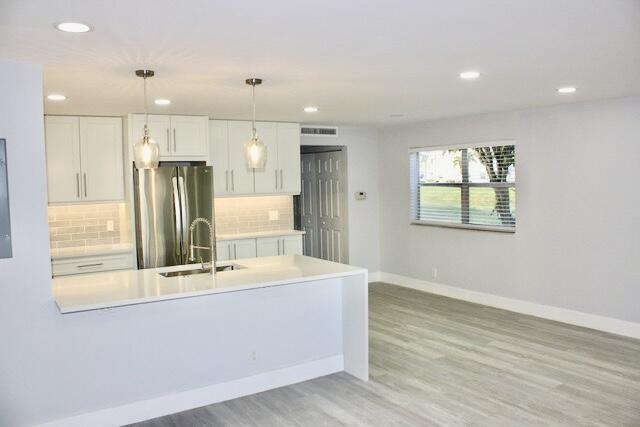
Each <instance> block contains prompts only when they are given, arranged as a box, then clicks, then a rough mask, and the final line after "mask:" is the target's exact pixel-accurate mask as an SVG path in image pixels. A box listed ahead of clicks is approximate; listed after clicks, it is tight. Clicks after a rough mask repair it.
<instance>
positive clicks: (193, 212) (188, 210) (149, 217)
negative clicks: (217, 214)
mask: <svg viewBox="0 0 640 427" xmlns="http://www.w3.org/2000/svg"><path fill="white" fill-rule="evenodd" d="M133 173H134V189H135V190H134V191H135V211H136V244H137V255H138V268H155V267H165V266H171V265H181V264H189V263H196V262H210V261H211V256H212V254H211V251H210V250H208V249H206V248H208V247H210V246H211V243H210V242H209V237H210V235H209V228H208V227H207V226H206V224H205V223H203V222H199V223H197V224H196V225H195V230H194V234H193V242H191V241H190V233H189V226H190V225H191V224H192V222H193V220H194V219H196V218H205V219H207V220H208V221H209V222H210V223H211V224H213V168H212V167H211V166H160V167H157V168H155V169H140V170H137V169H134V172H133ZM191 243H194V244H195V245H196V246H198V247H199V248H198V249H195V250H194V258H195V260H190V259H189V258H190V253H189V246H190V244H191ZM214 244H215V243H214Z"/></svg>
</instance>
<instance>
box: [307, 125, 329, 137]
mask: <svg viewBox="0 0 640 427" xmlns="http://www.w3.org/2000/svg"><path fill="white" fill-rule="evenodd" d="M300 133H301V134H302V135H314V136H338V128H332V127H324V126H323V127H317V126H316V127H309V126H303V127H301V128H300Z"/></svg>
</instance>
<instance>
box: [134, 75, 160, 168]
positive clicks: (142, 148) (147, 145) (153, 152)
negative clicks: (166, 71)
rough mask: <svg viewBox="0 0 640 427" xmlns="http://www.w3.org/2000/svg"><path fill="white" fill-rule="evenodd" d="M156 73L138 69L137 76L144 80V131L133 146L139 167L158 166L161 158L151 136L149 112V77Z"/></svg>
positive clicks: (137, 166)
mask: <svg viewBox="0 0 640 427" xmlns="http://www.w3.org/2000/svg"><path fill="white" fill-rule="evenodd" d="M154 74H155V73H154V72H153V71H152V70H136V76H138V77H142V79H143V80H144V133H143V135H142V138H141V139H140V140H138V142H136V144H135V145H134V146H133V158H134V161H135V164H136V168H138V169H153V168H157V167H158V162H159V159H160V148H159V147H158V144H157V143H156V142H155V141H154V140H153V139H151V137H150V136H149V126H148V122H149V113H148V112H147V78H149V77H153V76H154Z"/></svg>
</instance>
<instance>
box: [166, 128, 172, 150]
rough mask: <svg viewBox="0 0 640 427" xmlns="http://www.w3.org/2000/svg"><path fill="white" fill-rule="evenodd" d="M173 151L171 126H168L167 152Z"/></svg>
mask: <svg viewBox="0 0 640 427" xmlns="http://www.w3.org/2000/svg"><path fill="white" fill-rule="evenodd" d="M170 151H171V135H170V134H169V128H167V153H168V152H170Z"/></svg>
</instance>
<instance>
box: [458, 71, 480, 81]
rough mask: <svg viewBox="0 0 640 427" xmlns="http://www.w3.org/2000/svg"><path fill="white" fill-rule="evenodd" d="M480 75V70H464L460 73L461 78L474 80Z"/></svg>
mask: <svg viewBox="0 0 640 427" xmlns="http://www.w3.org/2000/svg"><path fill="white" fill-rule="evenodd" d="M478 77H480V72H478V71H463V72H462V73H460V78H461V79H463V80H474V79H477V78H478Z"/></svg>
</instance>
